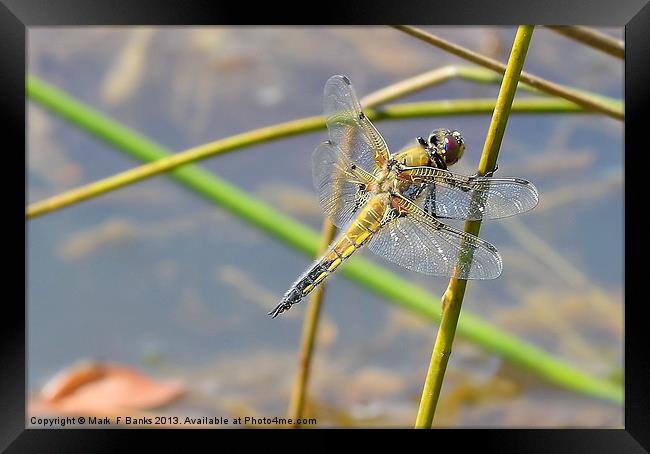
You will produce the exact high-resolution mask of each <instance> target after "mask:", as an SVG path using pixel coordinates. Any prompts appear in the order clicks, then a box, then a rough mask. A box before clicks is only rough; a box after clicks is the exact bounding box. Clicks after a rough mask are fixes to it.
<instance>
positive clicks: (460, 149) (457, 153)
mask: <svg viewBox="0 0 650 454" xmlns="http://www.w3.org/2000/svg"><path fill="white" fill-rule="evenodd" d="M441 148H442V153H443V156H444V157H445V162H446V163H447V165H452V164H454V163H456V162H458V160H459V159H460V158H461V157H462V156H463V153H464V152H465V144H464V143H463V139H462V138H461V136H460V134H459V133H452V134H446V135H445V138H444V139H443V141H442V143H441Z"/></svg>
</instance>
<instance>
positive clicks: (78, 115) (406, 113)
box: [25, 76, 584, 219]
mask: <svg viewBox="0 0 650 454" xmlns="http://www.w3.org/2000/svg"><path fill="white" fill-rule="evenodd" d="M27 94H28V96H29V97H30V98H31V99H32V100H34V101H37V102H39V103H40V104H41V105H43V106H45V107H48V108H50V109H52V110H54V111H56V112H57V114H58V115H60V116H61V117H63V118H66V119H68V120H69V121H71V122H73V123H83V124H84V125H85V128H86V129H87V130H88V131H90V132H91V133H93V134H95V135H100V136H102V137H104V140H105V141H107V142H108V143H110V144H112V145H114V146H116V147H118V148H120V147H124V146H128V145H129V144H131V143H138V142H140V140H141V139H140V138H139V137H138V136H136V135H134V134H133V133H132V132H131V131H130V130H128V129H127V128H124V127H123V126H121V125H119V124H117V123H116V122H114V121H112V120H110V119H107V118H105V117H103V116H102V114H101V113H99V112H97V111H95V110H92V109H91V108H89V107H88V106H84V105H82V104H80V103H79V102H78V101H76V100H73V99H71V98H70V97H68V96H67V95H65V94H64V93H63V92H62V91H60V90H58V89H56V88H55V87H53V86H51V85H49V84H47V83H45V82H43V81H41V80H40V79H38V78H36V77H34V76H29V78H28V80H27ZM493 109H494V100H493V99H469V100H453V101H433V102H420V103H409V104H399V105H393V106H386V107H383V108H382V109H381V110H376V111H373V110H368V111H366V114H367V115H368V117H369V118H371V119H373V120H384V119H407V118H418V117H434V116H443V115H474V114H484V113H490V112H492V110H493ZM513 111H515V112H521V113H560V112H562V113H584V110H583V109H582V108H580V107H579V106H576V105H575V104H573V103H571V102H569V101H566V100H563V99H553V98H541V99H540V98H532V99H522V100H518V101H517V102H516V103H515V105H514V106H513ZM324 128H325V123H324V119H323V117H322V116H316V117H308V118H302V119H299V120H293V121H288V122H285V123H280V124H277V125H273V126H268V127H264V128H259V129H255V130H253V131H249V132H245V133H242V134H237V135H234V136H231V137H227V138H225V139H220V140H216V141H214V142H210V143H207V144H204V145H200V146H198V147H194V148H191V149H189V150H185V151H181V152H179V153H175V154H173V155H171V156H167V157H165V158H162V159H159V160H156V161H154V162H150V163H148V164H145V165H141V166H139V167H135V168H133V169H130V170H127V171H125V172H121V173H118V174H116V175H113V176H110V177H107V178H104V179H101V180H98V181H95V182H93V183H90V184H87V185H85V186H81V187H79V188H75V189H72V190H69V191H66V192H63V193H61V194H57V195H55V196H52V197H49V198H47V199H45V200H41V201H38V202H35V203H32V204H31V205H29V206H28V207H27V210H26V213H25V217H26V218H27V219H31V218H34V217H37V216H41V215H43V214H46V213H49V212H52V211H57V210H60V209H62V208H65V207H67V206H70V205H73V204H76V203H79V202H81V201H84V200H87V199H90V198H93V197H97V196H100V195H102V194H105V193H107V192H110V191H114V190H116V189H119V188H122V187H125V186H127V185H129V184H133V183H136V182H138V181H142V180H144V179H146V178H151V177H153V176H156V175H159V174H161V173H164V172H168V171H171V170H173V169H175V168H177V167H180V166H183V165H186V164H189V163H192V162H195V161H198V160H201V159H206V158H208V157H211V156H215V155H217V154H221V153H225V152H228V151H232V150H235V149H238V148H242V147H246V146H251V145H255V144H259V143H263V142H268V141H271V140H276V139H280V138H283V137H287V136H291V135H295V134H301V133H307V132H311V131H317V130H321V129H324Z"/></svg>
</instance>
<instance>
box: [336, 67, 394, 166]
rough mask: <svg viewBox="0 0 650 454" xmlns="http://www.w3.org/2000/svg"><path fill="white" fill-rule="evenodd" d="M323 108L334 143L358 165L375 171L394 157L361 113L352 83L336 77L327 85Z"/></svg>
mask: <svg viewBox="0 0 650 454" xmlns="http://www.w3.org/2000/svg"><path fill="white" fill-rule="evenodd" d="M323 104H324V105H323V107H324V110H325V121H326V123H327V129H328V130H329V136H330V141H331V142H332V143H334V144H335V145H337V146H338V147H339V148H340V149H341V151H342V152H343V153H344V154H345V155H346V156H347V157H349V158H350V160H351V161H352V162H354V163H356V164H357V165H360V166H361V167H363V168H364V169H365V170H367V171H369V172H372V170H373V169H374V167H375V165H380V166H381V165H383V164H385V163H386V162H387V161H388V159H389V158H390V153H389V152H388V146H387V145H386V142H385V141H384V139H383V137H382V136H381V134H380V133H379V131H377V129H376V128H375V126H374V125H373V124H372V123H371V122H370V120H369V119H368V118H367V117H366V116H365V114H364V113H363V111H362V110H361V105H360V104H359V100H358V99H357V96H356V94H355V93H354V89H353V88H352V84H351V83H350V80H349V79H348V78H347V77H345V76H332V77H330V78H329V79H328V81H327V82H326V83H325V90H324V101H323Z"/></svg>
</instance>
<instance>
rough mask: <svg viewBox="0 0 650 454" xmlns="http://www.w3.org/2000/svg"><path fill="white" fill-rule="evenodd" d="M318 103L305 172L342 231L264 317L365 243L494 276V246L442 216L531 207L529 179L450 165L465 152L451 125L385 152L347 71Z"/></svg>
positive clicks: (436, 271)
mask: <svg viewBox="0 0 650 454" xmlns="http://www.w3.org/2000/svg"><path fill="white" fill-rule="evenodd" d="M324 110H325V119H326V124H327V129H328V133H329V139H328V140H326V141H324V142H322V143H321V144H320V145H319V146H318V147H317V148H316V149H315V150H314V153H313V155H312V175H313V180H314V186H315V188H316V190H317V191H318V195H319V199H320V204H321V207H322V209H323V211H324V213H325V214H326V215H327V216H328V217H329V219H330V221H331V222H332V223H333V224H334V225H335V226H336V227H338V228H339V229H340V233H339V235H338V236H337V237H336V238H335V239H334V241H333V242H332V243H331V244H330V245H329V247H328V248H327V250H326V252H325V253H324V254H322V256H321V257H319V258H318V259H317V260H316V261H315V262H314V263H313V264H312V266H310V267H309V268H308V269H307V270H306V271H305V272H304V273H303V274H302V275H300V277H299V278H298V279H297V280H296V281H295V283H294V284H293V285H292V286H291V287H290V288H289V290H288V291H287V292H286V293H285V295H284V297H283V298H282V301H281V302H280V304H278V305H277V306H276V307H275V308H274V309H273V310H272V311H271V312H269V313H268V315H269V316H271V317H272V318H275V317H277V316H278V315H279V314H281V313H283V312H284V311H286V310H288V309H290V308H291V307H292V306H293V305H294V304H297V303H299V302H300V301H302V299H303V298H304V297H306V296H307V295H308V294H310V293H311V292H312V291H313V290H314V289H315V288H317V286H319V285H321V284H322V283H323V282H324V281H325V280H326V279H327V278H328V277H329V276H331V275H332V274H333V273H334V272H335V271H336V270H337V269H338V268H339V267H340V266H341V264H342V263H343V262H344V261H346V260H347V259H349V258H350V257H351V256H352V254H353V253H354V252H355V251H357V250H359V249H360V248H362V247H367V248H368V249H370V250H371V251H372V252H374V253H375V254H377V255H379V256H381V257H383V258H385V259H387V260H389V261H391V262H393V263H395V264H397V265H400V266H402V267H404V268H406V269H408V270H411V271H416V272H419V273H424V274H427V275H433V276H446V277H455V278H457V279H495V278H497V277H499V276H500V275H501V272H502V270H503V260H502V258H501V255H500V254H499V252H498V251H497V249H496V248H495V247H494V246H493V245H492V244H490V243H489V242H487V241H485V240H483V239H481V238H479V237H477V236H475V235H472V234H469V233H466V232H464V231H461V230H458V229H456V228H454V227H452V226H450V225H447V224H445V223H443V222H442V221H441V219H462V220H486V219H499V218H505V217H508V216H513V215H516V214H520V213H524V212H526V211H529V210H531V209H533V208H535V206H536V205H537V203H538V200H539V196H538V192H537V189H536V188H535V186H534V185H533V184H532V183H531V182H530V181H528V180H525V179H523V178H516V177H505V178H498V177H494V172H490V173H488V174H486V175H483V176H478V175H473V176H466V175H461V174H457V173H453V172H451V171H449V170H448V167H450V166H452V165H453V164H455V163H457V162H458V161H459V160H460V159H461V157H462V156H463V154H464V152H465V142H464V139H463V137H462V135H461V133H460V132H459V131H457V130H450V129H445V128H439V129H435V130H433V132H432V133H431V134H429V136H428V138H427V139H424V138H422V137H418V138H417V139H415V140H413V141H411V142H409V144H407V145H406V146H405V147H403V148H402V149H400V150H399V151H398V152H397V153H395V154H392V153H391V152H390V151H389V149H388V146H387V144H386V141H385V140H384V138H383V137H382V136H381V134H380V133H379V131H378V130H377V128H375V126H374V125H373V124H372V122H371V121H370V120H369V119H368V117H367V116H366V115H365V114H364V113H363V110H362V109H361V105H360V103H359V100H358V99H357V96H356V94H355V91H354V89H353V87H352V83H351V82H350V79H348V78H347V77H346V76H341V75H336V76H332V77H330V78H329V79H328V81H327V83H326V84H325V89H324Z"/></svg>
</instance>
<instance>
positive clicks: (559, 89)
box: [394, 25, 625, 121]
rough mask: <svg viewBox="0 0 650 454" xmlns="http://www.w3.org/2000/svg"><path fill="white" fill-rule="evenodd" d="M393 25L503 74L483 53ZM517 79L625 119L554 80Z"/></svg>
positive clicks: (620, 112)
mask: <svg viewBox="0 0 650 454" xmlns="http://www.w3.org/2000/svg"><path fill="white" fill-rule="evenodd" d="M394 27H395V28H396V29H397V30H400V31H402V32H404V33H407V34H409V35H411V36H413V37H415V38H418V39H419V40H422V41H424V42H426V43H428V44H431V45H433V46H436V47H439V48H440V49H443V50H444V51H447V52H449V53H451V54H454V55H456V56H458V57H461V58H464V59H465V60H468V61H471V62H473V63H476V64H477V65H481V66H484V67H486V68H489V69H492V70H493V71H497V72H499V73H501V74H505V71H506V65H504V64H503V63H501V62H499V61H497V60H493V59H492V58H488V57H486V56H484V55H481V54H479V53H476V52H473V51H471V50H469V49H467V48H465V47H462V46H459V45H457V44H454V43H452V42H449V41H447V40H445V39H442V38H440V37H438V36H435V35H432V34H431V33H427V32H425V31H424V30H421V29H419V28H415V27H410V26H407V25H395V26H394ZM519 80H520V81H522V82H525V83H527V84H528V85H530V86H531V87H534V88H537V89H538V90H540V91H543V92H545V93H548V94H551V95H555V96H559V97H561V98H564V99H568V100H569V101H572V102H574V103H576V104H578V105H579V106H582V107H584V108H585V109H589V110H595V111H597V112H601V113H604V114H606V115H608V116H610V117H612V118H616V119H617V120H621V121H622V120H624V119H625V113H624V111H623V109H619V108H616V107H614V106H612V105H611V104H608V103H605V102H602V100H599V99H596V98H594V97H589V96H586V95H585V94H584V93H581V92H579V91H577V90H574V89H571V88H568V87H565V86H563V85H560V84H556V83H555V82H551V81H548V80H546V79H543V78H541V77H538V76H535V75H533V74H529V73H526V72H523V73H521V76H520V78H519Z"/></svg>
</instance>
